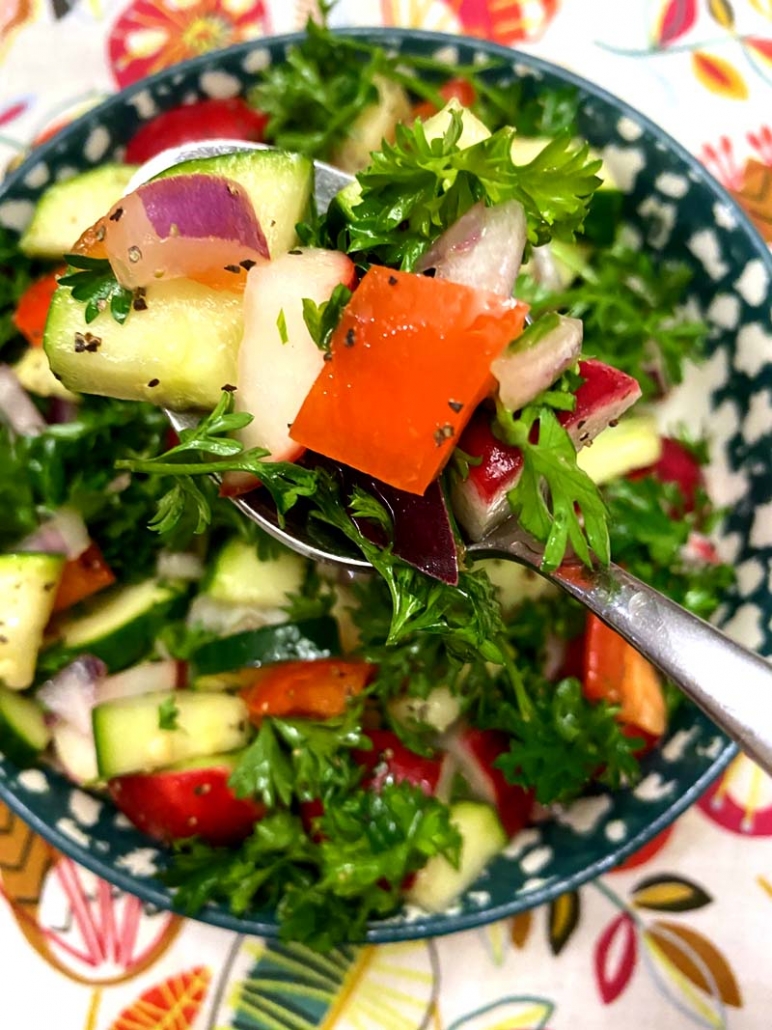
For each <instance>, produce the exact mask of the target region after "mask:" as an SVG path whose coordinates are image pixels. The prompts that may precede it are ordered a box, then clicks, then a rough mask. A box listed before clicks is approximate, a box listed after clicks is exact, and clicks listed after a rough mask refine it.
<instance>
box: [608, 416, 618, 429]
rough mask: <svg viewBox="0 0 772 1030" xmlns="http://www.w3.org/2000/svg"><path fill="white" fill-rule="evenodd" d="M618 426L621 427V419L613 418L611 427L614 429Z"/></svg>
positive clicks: (610, 423)
mask: <svg viewBox="0 0 772 1030" xmlns="http://www.w3.org/2000/svg"><path fill="white" fill-rule="evenodd" d="M618 425H619V419H618V418H612V420H611V421H610V422H609V426H610V428H611V429H613V428H614V427H615V426H618Z"/></svg>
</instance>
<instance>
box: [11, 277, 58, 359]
mask: <svg viewBox="0 0 772 1030" xmlns="http://www.w3.org/2000/svg"><path fill="white" fill-rule="evenodd" d="M61 274H62V270H61V269H57V270H56V271H54V272H49V273H48V275H44V276H43V278H42V279H36V280H35V282H34V283H31V284H30V285H29V286H28V287H27V289H26V290H25V291H24V293H23V294H22V295H21V300H20V301H19V306H18V307H17V308H16V311H15V312H14V314H13V319H12V321H13V324H14V325H15V326H16V328H17V329H18V330H19V332H20V333H21V335H22V336H23V337H24V339H25V340H26V341H27V343H29V344H30V345H31V346H32V347H40V346H41V344H42V343H43V330H44V329H45V327H46V318H48V309H49V308H50V307H51V298H52V297H53V295H54V290H55V289H56V287H57V285H58V278H59V276H60V275H61Z"/></svg>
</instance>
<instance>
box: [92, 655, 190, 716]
mask: <svg viewBox="0 0 772 1030" xmlns="http://www.w3.org/2000/svg"><path fill="white" fill-rule="evenodd" d="M181 678H182V677H181V663H180V662H178V661H176V660H175V659H174V658H165V659H164V660H163V661H160V662H142V663H141V664H140V665H133V666H132V667H131V668H130V669H125V670H124V671H123V672H118V673H115V675H113V676H108V677H107V678H106V679H103V680H102V681H101V682H100V683H98V684H97V687H96V693H95V698H94V704H97V705H101V704H104V703H105V701H119V700H120V699H121V698H124V697H138V696H140V695H141V694H152V693H155V692H158V691H162V690H176V689H177V687H179V686H181V683H180V679H181Z"/></svg>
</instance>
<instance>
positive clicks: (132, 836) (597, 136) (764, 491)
mask: <svg viewBox="0 0 772 1030" xmlns="http://www.w3.org/2000/svg"><path fill="white" fill-rule="evenodd" d="M360 31H361V34H363V35H365V36H368V37H371V38H374V39H376V40H377V41H379V42H381V43H382V44H384V45H386V46H389V47H394V48H401V49H404V50H406V51H410V52H412V53H421V54H431V55H435V56H441V57H442V58H443V59H445V60H448V61H450V62H454V61H456V60H460V61H462V62H464V63H466V62H472V61H474V60H476V59H478V60H479V59H480V57H484V56H486V55H487V56H497V57H500V58H503V59H504V60H505V61H506V62H507V64H508V65H509V66H510V67H511V69H512V74H513V75H514V76H515V77H516V78H523V79H524V80H525V81H526V84H527V88H529V89H538V88H539V85H540V83H544V84H545V85H548V86H565V85H566V84H572V85H574V86H576V87H577V88H578V89H579V91H580V94H581V96H582V98H583V102H582V106H581V128H582V131H583V133H584V135H585V136H586V137H587V139H588V140H589V141H590V142H591V143H592V144H593V145H594V146H595V147H597V148H598V149H599V150H600V151H601V152H602V154H603V156H604V158H605V159H606V161H607V162H608V164H609V166H610V168H611V170H612V172H613V173H614V174H615V176H616V177H617V178H618V180H619V182H620V184H621V185H622V187H623V189H624V190H625V192H626V194H627V215H628V218H629V220H630V223H631V226H632V228H631V232H632V233H633V234H635V236H636V237H637V238H639V239H640V240H641V241H643V242H645V244H646V245H647V246H649V247H650V248H652V249H653V250H655V251H660V252H663V253H666V254H667V255H668V256H669V257H673V258H677V259H679V260H682V261H685V262H687V263H688V264H689V265H690V266H692V268H693V269H694V272H695V277H694V287H693V293H692V295H691V297H690V301H689V304H690V306H691V308H692V309H693V311H694V312H695V313H696V314H698V315H700V316H702V317H703V318H705V319H706V320H707V321H708V322H709V323H710V325H711V327H712V334H711V345H710V355H709V359H708V361H707V362H706V363H705V364H704V365H703V366H702V367H701V368H700V369H695V370H694V372H693V374H691V375H690V376H689V378H688V382H687V384H686V385H685V386H684V387H683V388H682V389H681V390H679V391H678V395H677V396H676V397H674V398H673V399H672V401H670V402H668V410H667V417H668V419H669V420H670V421H671V422H672V421H673V420H681V418H682V417H683V416H686V418H687V421H688V422H689V423H690V424H692V425H693V426H695V427H697V428H702V429H704V428H706V427H707V428H709V430H710V434H711V436H712V445H713V467H712V472H711V480H712V481H711V487H712V490H713V493H714V496H715V497H716V499H717V500H718V501H719V502H720V503H722V504H726V505H727V507H728V508H729V512H730V513H729V516H728V519H727V523H726V531H725V535H724V538H723V540H722V548H723V554H724V557H725V558H726V559H728V560H730V561H732V562H734V563H735V565H736V567H737V570H738V574H739V585H738V589H737V593H736V595H735V596H732V597H730V598H728V599H727V600H726V603H725V604H724V606H723V608H722V612H721V618H722V620H723V622H724V623H725V624H726V625H727V626H729V628H730V629H731V631H732V632H733V633H734V634H735V635H737V636H738V637H740V638H741V639H743V640H744V641H745V642H746V643H748V644H750V645H751V646H754V647H756V648H758V649H760V650H761V651H762V652H763V653H767V652H768V651H769V650H770V643H771V641H770V635H771V633H770V616H772V599H771V598H770V593H769V579H768V574H769V569H770V555H771V553H772V475H771V474H770V473H771V472H772V447H770V429H771V427H772V417H771V416H772V335H770V325H769V322H770V319H769V305H768V300H767V294H768V287H769V279H770V270H772V261H771V260H770V255H769V253H768V251H767V249H766V247H765V246H764V244H763V242H762V241H761V239H760V238H759V237H758V236H757V235H756V234H755V232H754V230H753V229H752V228H751V226H750V224H749V222H748V221H747V220H746V219H745V217H744V215H743V214H742V213H741V212H740V210H739V209H738V208H737V207H736V206H735V205H734V203H733V202H732V201H731V200H730V198H729V197H728V195H727V194H726V193H725V192H724V191H723V190H722V189H721V187H720V186H718V185H717V184H716V183H715V181H714V180H713V179H712V178H711V177H710V176H709V175H708V174H707V172H705V170H704V169H703V168H702V167H701V166H700V165H699V164H698V163H697V162H696V161H695V160H694V159H693V158H692V157H690V156H689V155H688V154H687V153H686V152H685V151H684V150H683V149H682V148H681V147H679V145H678V144H677V143H675V142H674V141H673V140H671V139H669V138H668V137H667V136H665V135H664V134H663V133H662V131H661V130H659V129H658V128H657V127H656V126H655V125H653V124H652V123H650V122H648V121H647V120H646V119H645V118H643V117H642V116H641V115H639V114H638V113H637V112H635V111H633V110H631V109H629V108H627V107H626V106H625V105H623V104H622V103H620V102H619V101H617V100H616V99H614V98H613V97H611V96H610V95H608V94H606V93H604V92H603V91H602V90H599V89H596V88H595V87H593V86H591V85H590V84H588V83H586V82H584V81H582V80H580V79H576V78H574V77H573V76H572V75H570V74H569V73H566V72H563V71H561V70H560V69H557V68H554V67H552V66H550V65H547V64H545V63H543V62H541V61H539V60H536V59H534V58H532V57H528V56H525V55H519V54H514V53H513V52H512V51H509V50H505V49H503V48H501V47H497V46H495V45H493V44H488V43H484V42H482V41H479V40H459V39H452V38H451V37H443V36H439V35H435V34H432V33H418V32H409V31H391V30H388V31H380V30H379V31H375V30H360ZM291 39H292V37H284V38H280V37H276V38H274V39H271V40H267V41H260V42H254V43H249V44H247V45H245V46H241V47H237V48H234V49H232V50H229V51H225V52H221V53H219V54H216V55H207V56H205V57H203V58H201V59H197V60H196V61H193V62H190V63H189V64H186V65H180V66H177V67H175V68H173V69H170V70H167V71H165V72H162V73H161V74H159V75H157V76H156V77H154V78H153V79H149V80H146V81H145V82H143V83H140V84H138V85H137V86H135V87H132V88H131V89H129V90H128V91H126V92H124V93H122V94H119V95H117V96H115V97H113V98H112V99H110V100H108V101H107V102H106V103H104V104H102V105H101V106H99V107H97V108H95V109H94V110H92V111H91V112H90V113H88V114H87V115H86V116H84V117H83V118H82V119H80V120H79V121H78V122H76V123H74V124H73V125H71V126H70V127H68V128H67V129H66V130H65V131H64V132H63V133H61V134H60V135H58V136H57V137H54V139H52V140H51V141H49V142H48V143H46V144H44V145H43V146H41V147H40V148H39V149H38V150H37V151H36V152H35V153H34V154H33V155H32V156H31V157H30V158H28V160H27V161H26V162H25V163H24V164H23V165H22V166H21V167H20V168H19V169H18V170H17V171H16V172H15V173H14V174H13V175H11V176H10V177H9V178H8V179H7V180H6V182H5V184H4V187H3V189H2V190H1V191H0V221H1V222H2V223H4V224H6V225H8V226H10V227H12V228H17V229H21V228H23V226H24V225H25V224H26V222H27V220H28V219H29V217H30V215H31V213H32V209H33V205H34V203H35V201H36V200H37V198H38V197H39V196H40V195H41V193H42V191H43V190H44V189H45V187H46V186H47V185H48V184H50V183H51V182H53V181H56V180H61V179H65V178H67V177H69V176H71V175H73V174H74V173H75V172H77V171H80V170H83V169H85V168H88V167H90V166H93V165H96V164H99V163H100V162H102V161H104V160H109V159H110V158H113V157H116V156H120V153H121V146H122V144H124V143H125V141H126V140H127V139H129V138H130V137H131V135H132V134H133V132H134V131H135V130H136V129H137V127H138V126H139V125H140V124H141V123H142V122H143V121H145V120H147V119H148V118H151V117H152V116H153V115H155V114H156V113H157V112H158V111H159V110H162V109H164V108H167V107H170V106H173V105H176V104H178V103H181V102H190V101H193V100H195V99H197V98H200V97H211V96H220V97H221V96H232V95H234V94H237V93H240V92H242V91H243V90H244V89H245V88H247V87H248V86H249V85H250V84H251V82H252V81H253V79H254V76H255V74H256V73H258V72H259V71H260V70H261V69H262V68H264V67H266V65H268V64H269V63H270V62H275V61H281V60H282V59H283V57H284V53H285V48H286V46H287V44H288V42H291ZM733 754H734V747H733V745H732V744H731V743H730V742H729V741H728V740H727V739H726V737H724V736H723V735H722V734H721V733H719V732H717V730H716V729H715V727H714V726H713V724H712V723H711V722H710V721H709V720H708V719H706V718H705V717H704V716H703V715H702V714H701V713H700V712H698V711H696V710H695V709H693V708H692V707H691V706H683V707H682V709H681V710H680V712H679V714H678V715H677V717H676V719H675V721H674V724H673V726H672V727H671V729H670V732H669V736H668V740H667V741H666V742H665V745H664V747H663V748H662V749H661V750H660V751H658V752H657V753H656V754H653V755H651V756H649V757H648V758H647V759H646V762H645V769H644V778H643V780H642V782H641V783H640V784H639V785H638V786H637V787H636V788H635V789H634V790H632V791H627V792H619V793H615V794H610V793H604V792H599V793H597V794H594V795H593V796H592V797H588V798H585V799H583V800H581V801H580V802H578V803H577V804H575V805H573V806H572V807H571V808H570V809H568V810H566V811H565V812H563V813H561V814H558V815H557V816H556V818H555V819H554V820H552V821H550V822H548V823H546V824H544V825H542V826H540V827H539V828H534V829H529V830H527V831H526V832H524V833H522V834H521V835H520V836H519V837H518V838H516V839H515V840H514V841H513V842H512V843H511V845H510V846H509V848H508V850H507V852H506V853H505V854H503V855H502V856H501V857H499V858H498V859H497V860H496V861H495V862H494V863H493V864H492V866H491V867H490V868H489V870H488V871H487V872H486V873H485V874H484V875H483V877H482V878H481V879H480V880H479V881H478V882H477V883H476V884H475V885H474V887H473V888H472V889H471V890H469V891H468V892H467V894H466V895H465V896H464V898H463V899H462V900H461V901H460V903H459V904H458V905H457V906H455V908H454V909H453V910H452V911H448V912H446V913H443V914H441V915H434V916H427V915H425V914H422V913H418V912H403V913H401V914H399V915H397V916H395V917H394V918H392V919H389V920H385V921H381V922H379V923H376V924H373V925H372V927H371V928H370V931H369V934H368V937H369V939H370V940H372V941H386V940H399V939H405V938H410V937H419V936H431V935H435V934H441V933H446V932H450V931H453V930H459V929H462V928H465V927H469V926H473V925H477V924H480V923H484V922H489V921H491V920H494V919H497V918H500V917H503V916H505V915H507V914H511V913H514V912H517V911H519V910H521V909H525V908H529V907H531V906H533V905H536V904H539V903H541V902H543V901H545V900H548V899H550V898H552V897H555V896H557V895H558V894H560V893H562V892H563V891H565V890H567V889H569V888H571V887H573V886H576V885H578V884H579V883H581V882H583V881H585V880H587V879H590V878H591V877H594V876H596V875H598V874H599V873H600V872H602V871H604V870H606V869H608V868H610V867H611V866H613V865H614V864H616V863H617V862H619V861H621V860H622V859H623V858H625V857H626V856H627V855H629V854H631V853H632V852H633V851H635V850H636V849H637V848H638V847H640V846H641V845H642V844H643V843H645V841H647V840H648V839H650V838H651V837H652V836H654V835H655V834H656V833H657V832H659V831H660V830H661V829H662V828H663V827H664V826H666V825H667V824H668V823H669V822H671V821H672V820H673V819H674V818H675V817H676V816H677V815H678V814H679V813H680V812H682V811H683V810H684V809H685V808H686V807H687V806H688V805H689V804H690V803H691V802H693V801H694V800H695V799H696V798H697V797H698V796H699V794H700V793H701V792H702V791H703V790H704V789H705V788H706V787H707V785H708V783H709V782H710V781H711V780H712V779H713V778H714V777H715V776H716V775H717V774H718V773H719V772H720V770H721V769H723V768H724V767H725V766H726V764H727V763H728V762H729V760H730V759H731V757H732V756H733ZM0 797H2V798H3V799H4V800H5V801H6V802H7V803H8V804H9V805H11V806H12V807H13V808H14V809H16V810H17V811H18V812H19V814H20V815H22V816H23V817H24V818H25V819H26V820H27V821H28V822H29V823H31V824H32V826H33V827H34V828H35V829H36V830H37V831H39V832H40V833H41V834H42V835H43V836H45V837H47V838H48V839H50V840H51V841H52V842H53V843H54V844H55V845H56V846H57V847H59V848H60V849H61V850H62V851H64V852H67V853H68V854H70V855H71V856H72V857H73V858H75V859H76V860H77V861H79V862H81V863H82V864H83V865H85V866H87V867H89V868H91V869H92V870H93V871H95V872H96V873H98V874H99V875H101V876H102V877H104V878H105V879H107V880H109V881H112V882H114V883H115V884H116V885H117V886H119V887H122V888H124V889H126V890H128V891H130V892H133V893H135V894H137V895H140V896H141V897H142V898H144V899H146V900H147V901H149V902H151V903H153V904H156V905H158V906H160V907H169V906H170V905H171V904H172V898H171V895H170V893H169V892H168V891H167V890H166V889H165V888H164V887H163V885H162V884H161V883H160V882H159V880H158V879H157V878H156V875H155V874H156V873H157V871H158V869H159V868H160V867H162V865H163V861H164V856H163V853H159V851H158V850H157V849H156V848H154V847H152V846H151V845H150V844H149V842H148V840H147V839H146V838H144V837H143V836H142V835H140V834H139V833H138V832H136V831H135V830H134V829H133V828H132V827H131V826H130V825H129V824H128V822H127V821H126V820H125V819H124V818H123V817H122V816H120V815H117V814H116V812H115V811H114V809H113V808H112V806H111V805H110V804H109V803H107V804H103V803H102V802H101V801H100V800H98V799H96V798H94V797H92V796H90V795H87V794H85V793H83V792H82V791H80V790H76V789H73V788H72V787H71V786H69V785H68V784H67V783H66V782H65V781H64V780H63V779H61V778H60V777H59V776H57V775H55V774H54V773H52V772H49V771H44V770H40V769H34V770H27V771H24V772H20V771H19V770H18V769H16V768H15V767H14V766H13V765H12V764H11V763H10V762H7V761H4V760H0ZM202 918H203V919H205V920H206V921H207V922H211V923H214V924H218V925H222V926H226V927H230V928H232V929H237V930H240V931H241V932H246V933H256V934H261V935H267V936H273V935H275V932H276V921H275V918H274V915H273V913H272V912H255V913H251V914H250V915H249V916H248V917H246V918H241V919H239V918H235V917H233V916H232V915H230V914H229V913H228V912H227V911H226V910H225V909H222V908H216V907H211V908H209V909H207V910H206V911H205V912H204V913H203V915H202Z"/></svg>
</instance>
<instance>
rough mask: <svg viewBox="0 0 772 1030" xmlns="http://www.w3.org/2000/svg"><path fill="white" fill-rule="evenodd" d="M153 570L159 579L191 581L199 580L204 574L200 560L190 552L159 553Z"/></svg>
mask: <svg viewBox="0 0 772 1030" xmlns="http://www.w3.org/2000/svg"><path fill="white" fill-rule="evenodd" d="M155 569H156V575H157V576H158V578H159V579H184V580H192V581H195V580H197V579H201V578H202V577H203V575H204V573H205V572H206V568H205V566H204V563H203V561H202V560H201V558H199V556H198V555H197V554H191V552H190V551H160V552H159V554H158V560H157V561H156V566H155Z"/></svg>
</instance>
